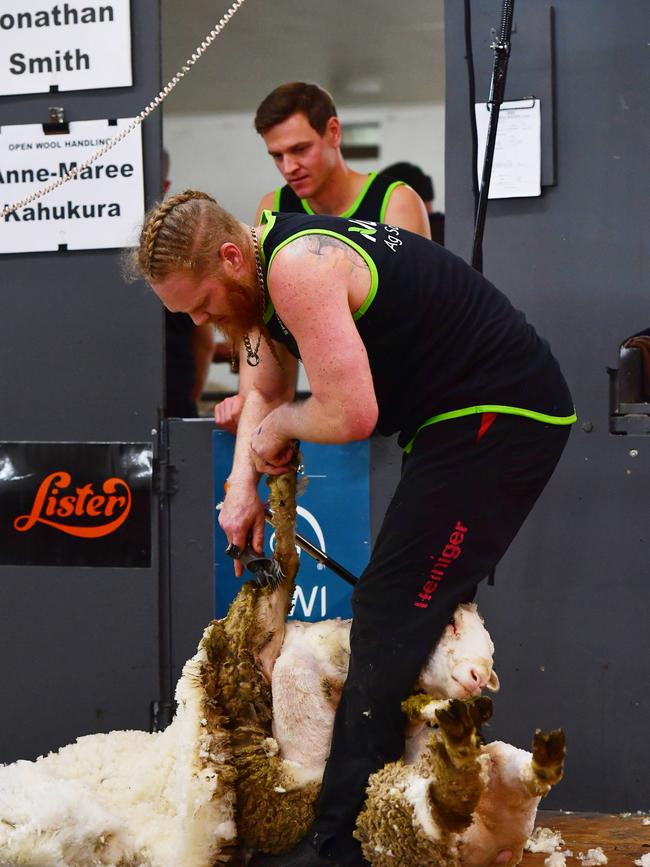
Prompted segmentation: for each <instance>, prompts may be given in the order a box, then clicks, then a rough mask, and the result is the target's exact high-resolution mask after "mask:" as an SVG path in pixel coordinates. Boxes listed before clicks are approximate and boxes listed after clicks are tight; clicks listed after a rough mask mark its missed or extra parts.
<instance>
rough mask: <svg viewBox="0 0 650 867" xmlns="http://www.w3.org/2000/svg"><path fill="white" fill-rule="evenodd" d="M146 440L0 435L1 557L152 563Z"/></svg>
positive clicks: (43, 562) (17, 561) (25, 561)
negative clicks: (1, 438) (10, 439)
mask: <svg viewBox="0 0 650 867" xmlns="http://www.w3.org/2000/svg"><path fill="white" fill-rule="evenodd" d="M152 462H153V450H152V446H151V443H35V442H21V443H19V442H15V443H7V442H5V443H0V564H3V565H9V564H11V565H17V566H20V565H40V566H112V567H137V568H147V567H149V566H150V565H151V483H152V469H153V466H152Z"/></svg>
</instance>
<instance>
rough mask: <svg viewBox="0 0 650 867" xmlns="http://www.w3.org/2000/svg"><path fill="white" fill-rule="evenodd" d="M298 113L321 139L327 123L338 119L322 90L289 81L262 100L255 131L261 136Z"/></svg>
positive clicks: (313, 85) (315, 85)
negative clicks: (332, 119) (333, 118)
mask: <svg viewBox="0 0 650 867" xmlns="http://www.w3.org/2000/svg"><path fill="white" fill-rule="evenodd" d="M298 111H299V112H302V114H304V115H306V116H307V120H308V121H309V124H310V126H311V127H312V128H313V129H315V130H316V132H317V133H318V135H323V133H324V132H325V127H326V126H327V121H328V120H329V119H330V118H331V117H336V116H337V115H336V106H335V105H334V100H333V99H332V97H331V96H330V95H329V93H328V92H327V91H326V90H323V88H322V87H319V86H318V85H317V84H306V83H305V82H304V81H290V82H288V83H287V84H281V85H280V86H279V87H276V88H275V90H272V91H271V93H269V95H268V96H267V97H265V99H263V100H262V102H261V103H260V105H259V107H258V109H257V112H256V113H255V129H256V130H257V131H258V133H259V134H260V135H264V133H265V132H268V131H269V130H270V129H271V127H273V126H276V124H278V123H282V121H284V120H286V119H287V118H288V117H291V115H292V114H296V112H298Z"/></svg>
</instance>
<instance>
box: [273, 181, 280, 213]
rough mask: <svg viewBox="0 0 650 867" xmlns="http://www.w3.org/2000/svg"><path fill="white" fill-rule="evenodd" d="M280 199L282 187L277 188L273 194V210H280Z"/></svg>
mask: <svg viewBox="0 0 650 867" xmlns="http://www.w3.org/2000/svg"><path fill="white" fill-rule="evenodd" d="M281 197H282V187H278V188H277V190H275V191H274V193H273V210H274V211H279V210H280V198H281Z"/></svg>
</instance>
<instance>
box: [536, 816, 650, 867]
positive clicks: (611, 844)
mask: <svg viewBox="0 0 650 867" xmlns="http://www.w3.org/2000/svg"><path fill="white" fill-rule="evenodd" d="M645 818H648V817H647V816H645V815H639V814H637V813H633V814H632V815H630V816H627V815H626V814H615V815H607V814H603V813H556V812H551V811H547V810H540V811H539V812H538V813H537V820H536V822H535V827H537V826H539V825H541V826H542V827H544V828H551V829H552V830H554V831H559V832H560V833H561V835H562V838H563V840H564V846H562V847H561V851H564V850H565V849H569V850H570V851H571V852H573V858H567V867H580V861H579V860H578V858H577V855H578V853H579V852H584V853H586V852H587V849H595V848H597V847H598V846H600V848H601V849H602V850H603V852H604V853H605V855H607V858H608V863H607V867H624V865H625V867H631V865H633V864H634V862H635V861H636V860H637V859H638V858H641V856H642V855H646V854H648V853H650V825H644V824H643V820H644V819H645ZM547 857H548V856H547V855H544V854H541V853H540V854H536V855H533V854H532V853H530V852H525V853H524V857H523V860H522V862H521V864H522V867H543V865H544V859H545V858H547Z"/></svg>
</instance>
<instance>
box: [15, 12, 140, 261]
mask: <svg viewBox="0 0 650 867" xmlns="http://www.w3.org/2000/svg"><path fill="white" fill-rule="evenodd" d="M0 2H2V0H0ZM129 123H130V120H129V119H128V118H127V119H122V120H118V121H115V122H114V123H113V124H110V123H109V122H108V121H106V120H87V121H77V122H73V123H71V124H70V132H69V133H67V134H63V135H46V134H45V133H44V132H43V126H42V124H25V125H12V126H3V127H0V206H1V207H3V208H4V207H5V206H7V205H11V204H13V203H14V202H18V201H22V200H23V199H24V198H26V197H27V196H29V195H30V194H31V193H33V192H36V191H37V190H39V189H40V188H41V187H45V186H47V185H48V184H50V183H52V182H53V181H54V180H56V179H57V178H58V177H61V176H63V175H66V174H67V173H68V172H70V171H72V169H74V168H76V167H78V166H80V165H82V164H83V163H84V162H85V161H86V160H87V159H88V158H89V157H90V156H91V155H92V154H94V153H95V151H97V150H99V149H100V148H101V147H103V146H104V145H106V144H107V142H108V141H109V140H110V139H111V138H112V137H113V136H116V135H118V134H119V133H120V132H121V131H122V130H123V129H124V128H125V127H127V126H128V125H129ZM143 215H144V183H143V174H142V133H141V127H138V129H136V130H135V131H134V132H132V133H130V134H129V135H127V136H126V137H125V138H124V139H123V140H122V141H121V142H119V144H117V145H116V146H115V147H114V148H112V149H111V150H109V151H108V153H106V154H105V155H104V156H103V157H100V158H99V159H98V160H97V161H96V162H94V163H93V164H92V165H90V166H88V168H85V169H83V170H82V171H81V172H80V173H79V175H78V176H77V177H76V178H74V179H73V180H71V181H67V182H66V183H65V184H62V185H61V186H60V187H58V188H57V189H56V190H54V191H53V192H51V193H48V194H47V195H45V196H43V198H41V199H37V200H36V201H34V202H32V203H31V204H29V205H27V206H26V207H24V208H19V209H18V210H17V211H15V212H14V213H12V214H7V215H6V216H5V217H4V218H0V253H28V252H33V251H37V250H58V249H59V247H61V246H62V245H65V246H66V247H67V248H68V249H69V250H83V249H94V248H99V247H132V246H134V245H135V243H136V242H137V232H138V224H139V223H141V222H142V218H143Z"/></svg>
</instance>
